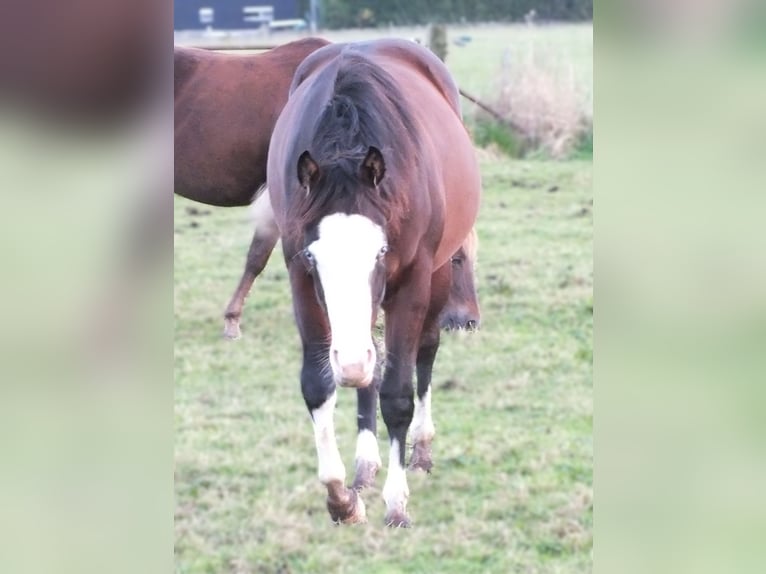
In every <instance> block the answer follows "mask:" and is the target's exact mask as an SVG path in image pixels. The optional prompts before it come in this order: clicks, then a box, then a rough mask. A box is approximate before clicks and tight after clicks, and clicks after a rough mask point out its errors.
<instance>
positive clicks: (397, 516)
mask: <svg viewBox="0 0 766 574" xmlns="http://www.w3.org/2000/svg"><path fill="white" fill-rule="evenodd" d="M386 526H389V527H391V528H409V527H410V526H412V522H411V521H410V517H409V516H407V513H406V512H404V511H401V510H390V511H388V512H387V513H386Z"/></svg>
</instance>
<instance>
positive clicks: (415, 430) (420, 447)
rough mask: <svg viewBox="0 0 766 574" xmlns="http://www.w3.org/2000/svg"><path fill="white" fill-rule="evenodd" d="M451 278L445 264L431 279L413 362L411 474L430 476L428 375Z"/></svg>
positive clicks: (430, 432) (431, 439) (429, 391)
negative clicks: (418, 472)
mask: <svg viewBox="0 0 766 574" xmlns="http://www.w3.org/2000/svg"><path fill="white" fill-rule="evenodd" d="M451 275H452V274H451V264H450V263H447V264H446V265H444V266H442V267H441V268H439V269H438V270H437V271H436V272H435V273H434V275H433V277H432V279H431V303H430V306H429V309H428V314H427V315H426V319H425V322H424V324H423V332H422V334H421V336H420V346H419V347H418V357H417V362H416V367H417V377H418V397H417V400H416V401H415V412H414V414H413V417H412V424H411V425H410V434H411V437H412V457H411V458H410V469H413V470H415V469H420V470H424V471H426V472H431V468H432V467H433V461H432V458H431V442H432V441H433V438H434V434H435V428H434V423H433V419H432V418H431V373H432V371H433V366H434V361H435V360H436V353H437V351H438V350H439V338H440V326H439V316H440V313H441V311H442V308H443V307H444V305H445V303H446V301H447V298H448V296H449V290H450V282H451Z"/></svg>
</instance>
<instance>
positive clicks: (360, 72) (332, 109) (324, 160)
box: [291, 50, 420, 234]
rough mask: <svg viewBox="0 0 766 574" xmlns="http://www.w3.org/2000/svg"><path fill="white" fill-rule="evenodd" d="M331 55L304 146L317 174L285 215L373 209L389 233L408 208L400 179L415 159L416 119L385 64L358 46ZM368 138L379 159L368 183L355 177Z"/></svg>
mask: <svg viewBox="0 0 766 574" xmlns="http://www.w3.org/2000/svg"><path fill="white" fill-rule="evenodd" d="M338 58H339V59H340V62H339V65H338V67H337V73H336V75H335V77H334V79H332V78H331V80H332V81H334V83H333V89H332V92H331V95H330V97H329V99H328V100H327V101H326V102H325V105H324V107H323V109H322V110H321V112H320V114H319V117H318V119H317V120H316V123H315V124H314V127H313V133H312V134H310V146H309V148H308V149H309V152H310V153H311V155H312V156H313V158H314V160H315V161H316V163H317V164H318V165H319V171H320V177H319V181H318V182H317V185H316V186H314V188H312V189H311V190H309V192H308V194H306V195H304V196H303V197H302V198H301V199H300V200H299V201H297V202H296V205H294V208H295V213H293V217H292V218H291V220H292V221H294V222H295V223H296V225H297V226H298V227H300V228H303V229H305V228H306V227H308V226H310V225H312V224H316V223H317V222H318V221H319V220H320V219H321V218H322V217H323V216H325V215H328V214H329V213H332V212H335V211H344V212H346V213H362V214H366V215H369V214H371V212H377V213H378V214H379V215H380V216H382V217H383V218H384V219H385V222H386V228H387V231H388V233H389V234H396V233H398V230H399V227H400V224H401V221H402V219H403V217H404V216H405V214H406V212H407V208H408V196H407V191H408V189H407V188H408V186H407V185H402V180H403V178H404V177H405V175H406V174H407V172H408V166H409V169H413V168H414V169H417V166H418V164H419V161H418V155H419V154H418V152H419V149H420V145H419V142H418V139H417V134H418V130H417V124H416V121H415V119H414V117H413V115H412V113H411V112H410V111H409V109H408V108H407V105H406V100H405V98H404V97H403V94H402V91H401V90H400V88H399V86H398V85H397V83H396V81H395V80H394V78H393V77H392V76H391V75H390V74H389V73H388V72H387V71H385V70H384V69H383V68H381V67H380V66H378V65H376V64H375V63H373V62H372V61H370V60H369V59H368V58H367V57H365V56H364V55H363V54H360V53H358V52H353V51H350V50H349V51H345V52H343V53H341V54H340V55H339V56H338ZM328 68H329V69H332V67H331V66H328V67H327V68H325V69H324V70H323V71H325V72H326V71H327V70H328ZM319 73H322V72H319ZM370 146H374V147H377V148H378V149H380V150H381V152H382V155H383V158H384V161H385V164H386V172H385V176H384V177H383V179H382V180H381V181H380V182H379V183H378V185H377V186H376V187H372V186H369V185H365V184H364V183H363V182H362V181H361V179H360V167H361V164H362V161H363V160H364V158H365V156H366V155H367V152H368V150H369V148H370ZM297 152H298V153H301V152H302V150H297ZM293 173H294V172H293ZM296 231H297V229H296Z"/></svg>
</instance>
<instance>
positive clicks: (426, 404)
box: [410, 386, 436, 442]
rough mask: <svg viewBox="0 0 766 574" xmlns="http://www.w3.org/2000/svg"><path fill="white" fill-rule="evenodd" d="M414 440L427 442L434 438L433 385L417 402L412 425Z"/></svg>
mask: <svg viewBox="0 0 766 574" xmlns="http://www.w3.org/2000/svg"><path fill="white" fill-rule="evenodd" d="M410 429H411V432H412V440H413V442H424V441H425V442H427V441H430V440H431V439H432V438H434V435H435V434H436V429H435V428H434V421H433V419H432V418H431V387H430V386H429V387H428V390H427V391H426V394H425V395H423V398H422V399H418V400H417V401H416V402H415V413H414V415H413V417H412V424H411V425H410Z"/></svg>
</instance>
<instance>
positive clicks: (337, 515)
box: [327, 489, 367, 524]
mask: <svg viewBox="0 0 766 574" xmlns="http://www.w3.org/2000/svg"><path fill="white" fill-rule="evenodd" d="M346 493H348V494H347V496H343V497H341V500H334V499H333V498H332V497H330V496H328V497H327V510H328V512H329V513H330V518H331V519H332V521H333V522H334V523H335V524H361V523H363V522H367V512H366V511H365V508H364V501H363V500H362V497H361V496H358V495H357V493H356V491H354V490H348V489H346Z"/></svg>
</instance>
